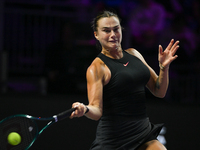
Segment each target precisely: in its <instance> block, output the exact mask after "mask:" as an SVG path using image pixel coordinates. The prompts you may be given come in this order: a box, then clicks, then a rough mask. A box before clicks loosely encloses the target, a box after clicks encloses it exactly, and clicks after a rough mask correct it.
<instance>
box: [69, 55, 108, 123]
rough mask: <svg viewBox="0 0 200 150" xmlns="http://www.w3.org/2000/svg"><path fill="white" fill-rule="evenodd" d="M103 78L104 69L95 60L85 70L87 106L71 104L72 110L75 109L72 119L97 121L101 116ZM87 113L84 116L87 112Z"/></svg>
mask: <svg viewBox="0 0 200 150" xmlns="http://www.w3.org/2000/svg"><path fill="white" fill-rule="evenodd" d="M103 76H104V68H103V66H102V65H101V64H100V63H99V61H98V60H97V59H96V60H95V61H94V62H93V63H92V64H91V66H90V67H89V68H88V70H87V74H86V77H87V90H88V101H89V105H87V106H86V105H84V104H82V103H80V102H76V103H73V104H72V107H73V108H76V110H75V112H74V113H72V115H71V118H73V117H82V116H83V115H85V116H86V117H88V118H90V119H92V120H99V119H100V118H101V116H102V107H103V106H102V105H103V100H102V98H103ZM87 108H88V109H89V111H88V112H87V113H86V114H85V112H86V111H87Z"/></svg>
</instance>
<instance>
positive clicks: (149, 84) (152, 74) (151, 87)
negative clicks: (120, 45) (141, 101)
mask: <svg viewBox="0 0 200 150" xmlns="http://www.w3.org/2000/svg"><path fill="white" fill-rule="evenodd" d="M127 52H128V53H130V54H132V55H134V56H136V57H138V58H139V59H140V60H141V61H142V62H143V63H144V64H145V65H146V66H147V67H148V69H149V71H150V78H149V81H148V82H147V84H146V86H147V88H148V89H149V90H150V91H151V92H152V93H154V92H155V90H156V82H157V79H158V75H157V74H156V73H155V71H154V70H153V69H152V68H151V67H150V66H149V65H148V64H147V62H146V61H145V59H144V57H143V56H142V55H141V54H140V53H139V52H138V51H137V50H135V49H128V50H127Z"/></svg>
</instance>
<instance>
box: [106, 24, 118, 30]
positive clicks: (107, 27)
mask: <svg viewBox="0 0 200 150" xmlns="http://www.w3.org/2000/svg"><path fill="white" fill-rule="evenodd" d="M117 27H119V25H116V26H114V27H102V29H110V28H117Z"/></svg>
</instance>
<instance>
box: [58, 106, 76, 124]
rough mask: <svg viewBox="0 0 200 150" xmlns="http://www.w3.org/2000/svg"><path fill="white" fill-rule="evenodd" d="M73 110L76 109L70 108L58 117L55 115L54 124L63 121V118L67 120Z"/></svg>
mask: <svg viewBox="0 0 200 150" xmlns="http://www.w3.org/2000/svg"><path fill="white" fill-rule="evenodd" d="M75 110H76V108H71V109H68V110H66V111H64V112H61V113H59V114H58V115H56V118H55V120H56V122H57V121H60V120H63V119H65V118H68V117H69V116H71V113H72V112H73V111H75Z"/></svg>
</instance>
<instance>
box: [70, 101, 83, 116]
mask: <svg viewBox="0 0 200 150" xmlns="http://www.w3.org/2000/svg"><path fill="white" fill-rule="evenodd" d="M72 108H76V110H75V111H73V112H72V114H71V116H70V118H71V119H72V118H74V117H82V116H83V115H84V114H85V111H86V106H85V105H84V104H83V103H80V102H75V103H73V104H72Z"/></svg>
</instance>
